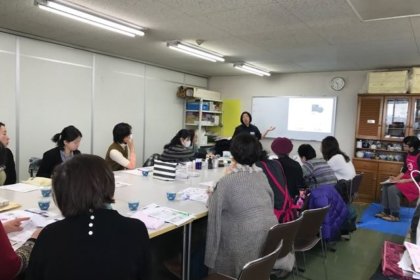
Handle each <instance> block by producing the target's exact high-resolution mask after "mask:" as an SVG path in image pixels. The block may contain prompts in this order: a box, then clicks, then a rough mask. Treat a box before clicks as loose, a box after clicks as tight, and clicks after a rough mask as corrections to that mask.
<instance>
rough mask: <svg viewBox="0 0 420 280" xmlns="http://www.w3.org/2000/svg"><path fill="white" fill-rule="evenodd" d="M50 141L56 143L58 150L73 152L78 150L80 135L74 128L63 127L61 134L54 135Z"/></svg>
mask: <svg viewBox="0 0 420 280" xmlns="http://www.w3.org/2000/svg"><path fill="white" fill-rule="evenodd" d="M51 140H52V141H53V142H55V143H57V147H60V149H62V150H67V151H68V152H73V151H76V150H77V149H79V145H80V141H81V140H82V133H81V132H80V130H78V129H77V128H76V127H74V126H72V125H70V126H67V127H65V128H64V129H63V130H62V131H61V133H57V134H55V135H54V136H53V138H52V139H51Z"/></svg>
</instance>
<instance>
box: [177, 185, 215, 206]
mask: <svg viewBox="0 0 420 280" xmlns="http://www.w3.org/2000/svg"><path fill="white" fill-rule="evenodd" d="M179 195H180V196H181V197H183V198H184V199H189V200H194V201H199V202H203V203H206V202H207V200H208V199H209V194H208V192H207V189H201V188H186V189H184V190H182V191H180V192H179Z"/></svg>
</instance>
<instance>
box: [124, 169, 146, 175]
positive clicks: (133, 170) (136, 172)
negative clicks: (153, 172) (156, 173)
mask: <svg viewBox="0 0 420 280" xmlns="http://www.w3.org/2000/svg"><path fill="white" fill-rule="evenodd" d="M122 172H124V173H128V174H131V175H136V176H143V175H142V173H141V170H140V169H132V170H129V169H127V170H123V171H122Z"/></svg>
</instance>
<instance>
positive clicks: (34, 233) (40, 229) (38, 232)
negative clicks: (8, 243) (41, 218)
mask: <svg viewBox="0 0 420 280" xmlns="http://www.w3.org/2000/svg"><path fill="white" fill-rule="evenodd" d="M41 231H42V228H37V229H36V230H35V231H34V232H33V233H32V235H31V238H34V239H37V238H38V236H39V234H40V233H41Z"/></svg>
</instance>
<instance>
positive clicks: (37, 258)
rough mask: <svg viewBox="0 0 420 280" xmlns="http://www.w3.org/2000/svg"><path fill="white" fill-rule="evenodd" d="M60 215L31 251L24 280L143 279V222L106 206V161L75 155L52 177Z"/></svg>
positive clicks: (146, 254) (109, 179) (110, 189)
mask: <svg viewBox="0 0 420 280" xmlns="http://www.w3.org/2000/svg"><path fill="white" fill-rule="evenodd" d="M52 189H53V193H54V199H55V203H56V205H57V207H58V208H59V209H60V211H61V214H62V215H63V216H64V219H63V220H61V221H58V222H55V223H52V224H49V225H48V226H46V227H45V228H44V229H43V230H42V232H41V234H40V235H39V238H38V240H37V242H36V244H35V246H34V248H33V250H32V254H31V259H30V260H29V266H28V269H27V272H26V279H27V280H32V279H44V280H49V279H51V280H52V279H102V280H106V279H148V274H149V261H150V257H151V256H150V245H149V243H150V242H149V235H148V233H147V229H146V227H145V225H144V223H143V222H142V221H140V220H137V219H132V218H127V217H124V216H121V215H120V214H119V213H118V212H117V211H115V210H112V209H111V203H113V202H114V191H115V179H114V174H113V173H112V171H111V169H110V168H109V166H108V165H107V164H106V162H105V161H104V160H103V159H102V158H100V157H98V156H94V155H80V156H77V157H74V158H73V159H71V160H69V161H66V162H65V163H63V164H61V165H59V166H58V167H57V168H56V169H55V171H54V174H53V176H52Z"/></svg>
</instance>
